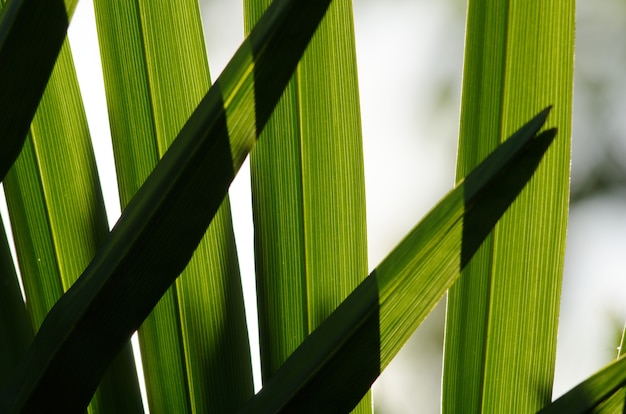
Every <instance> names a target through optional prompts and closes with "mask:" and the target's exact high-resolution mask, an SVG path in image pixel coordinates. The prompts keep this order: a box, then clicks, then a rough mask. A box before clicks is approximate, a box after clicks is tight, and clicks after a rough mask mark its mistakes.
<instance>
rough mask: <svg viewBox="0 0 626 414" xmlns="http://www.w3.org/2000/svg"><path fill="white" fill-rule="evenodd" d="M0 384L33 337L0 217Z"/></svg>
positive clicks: (16, 366) (10, 375)
mask: <svg viewBox="0 0 626 414" xmlns="http://www.w3.org/2000/svg"><path fill="white" fill-rule="evenodd" d="M0 229H1V231H0V388H2V387H3V386H5V385H6V384H7V382H8V380H9V379H10V378H11V377H12V376H13V375H15V372H16V371H17V368H18V367H19V363H20V362H21V361H22V359H23V358H24V357H25V355H26V350H27V349H28V347H29V346H30V344H31V342H32V341H33V328H32V326H31V323H30V319H29V318H28V313H27V312H26V305H25V304H24V298H23V297H22V292H21V291H20V285H19V281H18V276H17V273H16V271H15V265H14V263H13V257H11V251H10V250H9V242H8V240H7V236H6V233H5V232H4V223H3V222H2V218H0Z"/></svg>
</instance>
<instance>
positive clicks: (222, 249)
mask: <svg viewBox="0 0 626 414" xmlns="http://www.w3.org/2000/svg"><path fill="white" fill-rule="evenodd" d="M94 7H95V12H96V21H97V25H98V33H99V43H100V46H101V54H102V60H103V71H104V76H105V89H106V92H107V102H108V107H109V114H110V124H111V135H112V139H113V150H114V155H115V158H116V167H117V168H116V172H117V175H118V183H119V188H120V199H121V202H122V207H125V206H126V204H128V202H129V201H130V199H131V197H132V196H133V195H134V194H135V192H136V191H137V189H138V188H139V186H140V185H141V184H142V183H143V182H144V180H145V178H146V177H147V176H148V174H149V173H150V171H152V169H153V168H154V166H155V165H156V164H157V162H158V160H159V158H160V157H161V156H162V155H163V154H164V153H165V151H166V150H167V148H168V147H169V145H170V144H171V142H172V141H173V139H174V138H175V137H176V134H177V133H178V131H179V130H180V128H181V126H182V125H183V124H184V123H185V121H186V120H187V118H188V117H189V115H190V114H191V112H192V111H193V109H194V108H195V106H196V105H197V104H198V102H199V101H200V99H202V97H203V96H204V94H205V93H206V92H207V90H208V89H209V85H210V79H209V68H208V62H207V57H206V52H205V46H204V41H203V35H202V25H201V21H200V10H199V6H198V2H197V0H184V1H177V2H172V1H170V0H162V1H161V0H146V1H137V0H130V1H122V0H97V1H95V2H94ZM181 45H184V46H182V47H181ZM139 344H140V346H141V356H142V362H143V372H144V378H145V381H146V389H147V397H148V403H149V407H150V411H151V412H157V413H159V412H176V413H181V414H182V413H185V412H209V411H215V412H231V411H233V409H235V408H237V407H239V406H240V405H241V404H242V403H243V402H245V401H247V400H248V399H249V398H250V397H251V396H252V395H253V383H252V368H251V362H250V350H249V348H250V347H249V341H248V334H247V328H246V321H245V314H244V307H243V296H242V289H241V281H240V277H239V265H238V260H237V252H236V249H235V242H234V235H233V229H232V225H231V218H230V206H229V203H228V198H226V200H225V201H224V203H223V204H222V207H221V208H220V209H219V210H218V212H217V213H216V215H215V217H214V218H213V221H212V222H211V225H210V226H209V228H208V230H207V234H206V235H205V236H204V238H203V239H202V241H201V242H200V244H199V245H198V248H197V249H196V251H195V253H194V256H193V257H192V259H191V260H190V262H189V264H188V265H187V267H186V268H185V271H184V272H183V274H182V275H181V276H180V277H179V278H178V279H177V281H176V283H175V284H174V285H173V286H172V287H171V288H170V289H169V290H168V291H167V292H166V293H165V295H164V296H163V298H162V299H161V300H160V301H159V303H158V304H157V306H156V307H155V309H154V310H153V312H152V313H151V314H150V316H149V317H148V318H147V319H146V321H145V322H144V323H143V324H142V326H141V328H140V330H139Z"/></svg>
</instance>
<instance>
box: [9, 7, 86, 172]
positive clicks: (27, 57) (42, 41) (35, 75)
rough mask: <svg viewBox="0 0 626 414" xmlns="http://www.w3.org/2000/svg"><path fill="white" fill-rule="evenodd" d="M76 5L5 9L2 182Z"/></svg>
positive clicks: (17, 151)
mask: <svg viewBox="0 0 626 414" xmlns="http://www.w3.org/2000/svg"><path fill="white" fill-rule="evenodd" d="M76 3H77V0H65V1H63V0H49V1H39V0H14V1H11V2H9V4H8V6H6V7H2V11H1V12H0V91H2V93H0V125H2V135H1V136H0V180H1V179H4V177H5V176H6V174H7V172H8V171H9V169H10V168H11V166H12V165H13V163H14V162H15V160H16V159H17V157H18V155H19V153H20V150H21V149H22V146H23V145H24V140H25V138H26V134H27V133H28V127H29V125H30V123H31V120H32V119H33V116H34V115H35V111H36V110H37V106H38V105H39V100H40V99H41V95H42V94H43V91H44V89H45V87H46V84H47V82H48V78H49V77H50V74H51V73H52V69H53V67H54V64H55V62H56V60H57V55H58V54H59V52H60V50H61V46H62V44H63V40H64V39H65V33H66V31H67V26H68V24H69V20H70V17H71V16H72V13H73V11H74V7H75V6H76ZM4 4H5V1H4V0H2V1H0V6H4ZM33 28H37V30H33ZM42 33H45V35H42Z"/></svg>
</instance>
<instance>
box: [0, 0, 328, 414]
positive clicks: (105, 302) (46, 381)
mask: <svg viewBox="0 0 626 414" xmlns="http://www.w3.org/2000/svg"><path fill="white" fill-rule="evenodd" d="M328 4H329V1H320V0H278V1H276V2H274V3H273V4H272V6H271V7H270V8H269V9H268V11H267V12H266V13H265V14H264V16H263V17H262V18H261V20H260V21H259V23H258V24H257V25H256V27H255V29H254V30H253V31H252V33H251V34H250V36H249V37H248V39H247V40H246V41H245V42H244V43H243V44H242V46H241V47H240V49H239V50H238V52H237V53H236V54H235V56H234V57H233V59H232V61H231V63H230V64H229V65H228V67H227V68H226V70H225V71H224V73H223V74H222V76H221V77H220V79H219V80H218V81H217V82H216V84H215V85H214V86H213V87H212V88H211V90H210V91H209V93H208V94H207V95H206V96H205V98H204V99H203V100H202V101H201V102H200V104H199V106H198V108H197V109H196V110H195V111H194V113H193V114H192V115H191V117H190V119H189V120H188V121H187V123H186V124H185V126H184V127H183V128H182V130H181V132H180V133H179V135H178V137H177V139H176V140H175V142H174V143H173V144H172V146H171V147H170V149H169V150H168V151H167V153H166V154H165V156H164V157H163V158H162V160H161V161H160V162H159V164H158V165H157V167H156V168H155V170H154V171H153V173H152V174H151V175H150V177H149V178H148V179H147V180H146V182H145V184H144V185H143V186H142V187H141V189H140V190H139V191H138V192H137V194H136V195H135V197H134V198H133V200H132V201H131V202H130V203H129V205H128V206H127V208H126V209H125V211H124V213H123V215H122V217H121V218H120V220H119V221H118V223H117V224H116V226H115V227H114V229H113V230H112V232H111V234H110V236H109V238H108V239H107V241H106V242H105V244H104V246H103V247H102V248H101V249H100V250H99V252H98V254H97V256H96V257H95V258H94V260H93V261H92V262H91V264H90V265H89V267H88V268H87V269H86V270H85V272H84V273H83V274H82V276H81V277H80V278H79V280H78V281H77V282H76V283H75V284H74V285H73V286H72V288H71V289H70V290H69V291H68V292H67V293H66V294H65V295H64V296H63V297H62V298H61V300H60V301H59V302H57V304H56V305H55V307H54V308H53V309H52V310H51V312H50V313H49V315H48V317H47V318H46V320H45V321H44V323H43V324H42V326H41V329H40V331H39V333H38V335H37V337H36V338H35V341H34V343H33V346H32V347H31V349H30V352H29V354H28V357H27V360H26V364H25V365H24V366H23V368H22V370H21V371H20V374H19V375H18V376H16V378H15V380H14V381H11V385H10V386H9V387H7V388H5V389H3V390H2V393H1V394H0V410H1V411H3V412H8V413H12V412H18V411H22V410H31V411H45V410H46V409H47V408H48V407H50V406H54V407H55V409H57V410H59V411H63V412H73V411H80V410H83V409H84V407H85V406H86V405H87V402H88V401H89V399H90V397H91V395H92V393H93V391H94V389H95V387H96V385H97V383H98V382H99V380H100V378H101V376H102V374H103V372H104V370H105V368H106V367H107V365H108V363H109V362H110V361H111V359H112V358H113V357H114V356H115V355H116V354H117V352H119V350H120V348H121V347H122V345H123V344H124V343H125V342H126V341H127V340H128V338H129V337H130V335H131V333H132V332H133V331H134V330H136V329H137V328H138V326H139V325H140V323H141V322H142V321H143V320H144V319H145V317H146V316H147V315H148V313H149V312H150V310H151V309H152V308H153V307H154V305H155V304H156V302H157V301H158V300H159V298H160V297H161V296H162V295H163V293H164V292H165V291H166V290H167V288H168V287H169V286H170V285H171V284H172V282H173V281H174V280H175V279H176V277H177V276H178V274H179V273H180V272H181V271H182V269H183V268H184V267H185V265H186V263H187V262H188V260H189V258H190V257H191V255H192V253H193V251H194V250H195V248H196V246H197V244H198V242H199V241H200V239H201V237H202V235H203V234H204V232H205V229H206V228H207V226H208V224H209V223H210V221H211V219H212V218H213V216H214V214H215V212H216V211H217V209H218V207H219V205H220V204H221V202H222V200H223V198H224V196H225V194H226V191H227V189H228V186H229V185H230V182H231V181H232V179H233V177H234V174H235V172H236V171H237V170H238V169H239V167H240V166H241V163H242V162H243V160H244V158H245V157H246V155H247V154H248V152H249V151H250V149H251V147H252V146H253V145H254V142H255V141H256V137H257V134H258V132H260V130H261V129H262V128H263V126H264V125H265V123H266V122H267V119H268V118H269V116H270V114H271V112H272V110H273V107H274V106H275V104H276V102H277V101H278V99H279V97H280V94H281V93H282V90H283V88H284V86H285V85H286V83H287V82H288V80H289V78H290V77H291V74H292V73H293V70H294V68H295V66H296V64H297V62H298V60H299V59H300V56H301V55H302V53H303V51H304V49H305V47H306V45H307V44H308V42H309V40H310V38H311V36H312V35H313V33H314V31H315V29H316V27H317V25H318V24H319V21H320V20H321V19H322V17H323V16H324V14H325V12H326V9H327V7H328ZM60 387H63V388H67V387H71V388H72V390H73V395H72V398H67V396H66V395H65V394H64V393H62V392H60Z"/></svg>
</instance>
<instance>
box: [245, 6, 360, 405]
mask: <svg viewBox="0 0 626 414" xmlns="http://www.w3.org/2000/svg"><path fill="white" fill-rule="evenodd" d="M270 3H271V2H270V1H259V0H250V1H247V2H246V3H245V6H246V7H245V11H246V26H247V27H248V28H249V27H252V24H253V23H254V21H255V20H256V18H257V17H258V16H260V13H261V11H262V10H263V9H264V8H265V7H266V6H268V5H269V4H270ZM356 79H357V71H356V52H355V44H354V23H353V17H352V3H351V1H350V0H340V1H339V0H338V1H334V2H333V3H332V4H331V6H330V8H329V11H328V13H327V15H326V16H325V18H324V20H323V21H322V23H321V24H320V28H319V30H318V31H317V33H316V34H315V36H314V38H313V39H312V41H311V44H310V45H309V47H308V48H307V51H306V52H305V54H304V56H303V58H302V60H301V61H300V64H299V66H298V70H297V72H296V74H295V75H294V77H293V78H292V80H291V82H290V84H289V85H288V87H287V89H286V90H285V93H284V94H283V96H282V98H281V100H280V102H279V104H278V106H277V109H276V111H275V112H274V114H273V115H272V117H271V118H270V120H269V122H268V125H267V127H266V128H265V130H264V132H263V134H262V139H261V141H260V142H259V144H258V145H257V146H256V147H255V150H254V151H253V153H252V157H251V159H252V161H251V167H252V168H251V173H252V185H253V211H254V218H255V220H254V223H255V258H256V269H257V295H258V298H259V299H258V303H259V321H260V323H259V331H260V337H261V362H262V369H263V378H264V380H265V381H267V380H268V379H269V378H271V376H272V374H273V373H274V372H276V370H277V369H278V368H279V367H280V365H281V364H282V363H283V362H284V361H285V360H286V359H287V357H288V356H289V355H290V354H291V353H292V352H293V351H294V349H295V348H296V347H297V346H298V345H299V344H300V342H302V340H303V339H304V338H305V337H306V336H307V335H308V334H309V333H310V332H311V331H312V330H313V329H315V327H317V326H318V325H319V324H320V323H321V322H322V321H323V320H324V319H325V318H326V317H327V316H328V315H329V314H330V313H331V312H332V311H333V310H334V309H335V308H336V307H337V305H338V304H339V303H341V301H342V300H343V299H344V298H345V297H346V296H347V295H348V294H349V293H350V292H351V291H352V290H353V289H354V288H355V287H356V286H357V285H358V284H359V282H360V281H361V280H362V278H363V277H364V276H365V275H366V274H367V241H366V240H367V239H366V223H365V189H364V188H365V183H364V167H363V150H362V142H361V121H360V114H359V96H358V84H357V81H356ZM362 407H363V410H364V411H363V412H371V400H370V399H369V397H368V399H367V400H366V401H364V402H363V405H362Z"/></svg>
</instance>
